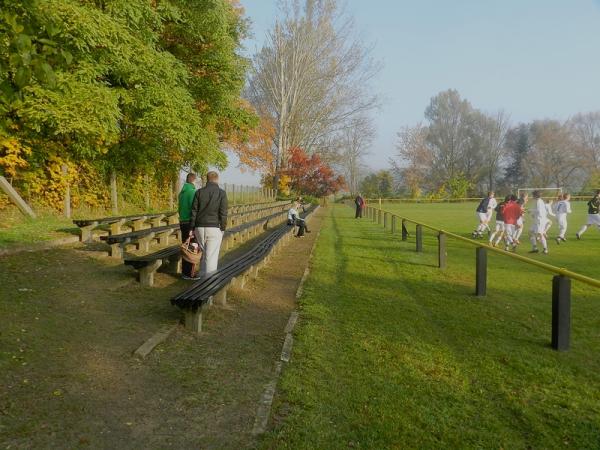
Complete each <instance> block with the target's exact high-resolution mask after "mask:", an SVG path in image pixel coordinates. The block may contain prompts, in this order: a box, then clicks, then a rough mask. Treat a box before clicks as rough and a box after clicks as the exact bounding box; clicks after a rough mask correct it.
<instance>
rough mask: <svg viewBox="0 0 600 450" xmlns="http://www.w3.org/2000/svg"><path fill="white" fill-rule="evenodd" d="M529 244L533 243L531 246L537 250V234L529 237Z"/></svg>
mask: <svg viewBox="0 0 600 450" xmlns="http://www.w3.org/2000/svg"><path fill="white" fill-rule="evenodd" d="M529 242H531V246H532V247H533V249H534V250H535V249H536V248H537V238H536V236H535V234H532V235H530V236H529Z"/></svg>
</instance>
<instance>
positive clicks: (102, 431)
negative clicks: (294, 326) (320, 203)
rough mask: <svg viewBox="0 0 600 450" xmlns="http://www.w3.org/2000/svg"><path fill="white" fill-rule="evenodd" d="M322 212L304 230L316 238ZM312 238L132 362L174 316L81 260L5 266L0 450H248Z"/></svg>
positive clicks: (55, 256)
mask: <svg viewBox="0 0 600 450" xmlns="http://www.w3.org/2000/svg"><path fill="white" fill-rule="evenodd" d="M322 214H323V212H322V211H318V212H317V213H316V215H314V216H313V217H312V219H311V220H310V222H309V224H310V225H311V226H312V228H313V229H315V231H316V230H317V229H318V228H319V225H320V221H321V216H322ZM315 235H316V233H312V234H309V235H307V237H306V238H304V239H293V240H292V241H291V243H290V244H288V245H286V246H285V247H284V250H283V251H282V252H281V253H280V254H279V255H277V256H276V257H275V258H273V259H272V261H271V263H270V264H269V266H268V267H267V268H266V269H264V270H263V271H261V273H260V277H259V279H258V280H257V281H255V282H251V283H249V285H248V288H247V289H246V290H244V291H240V292H233V293H231V295H229V298H228V301H229V306H228V307H227V308H217V307H213V308H212V309H211V310H210V311H209V313H208V314H207V315H206V319H205V327H204V329H205V331H204V332H203V334H202V335H201V336H198V337H194V336H191V335H189V334H187V333H186V332H185V330H183V328H178V329H177V331H176V332H175V333H174V334H173V335H172V336H171V337H170V338H169V340H168V341H167V342H166V343H164V344H163V345H161V346H159V347H158V348H157V349H156V350H155V351H154V352H153V353H152V354H151V355H150V356H149V357H148V358H147V359H146V360H143V361H140V360H138V359H136V358H134V357H133V356H131V353H132V351H133V350H135V349H136V348H137V347H138V346H139V345H140V344H141V343H142V342H143V341H144V340H145V339H147V338H148V337H150V336H151V335H152V334H153V333H154V332H155V331H157V330H158V329H159V328H160V327H161V326H162V325H164V324H169V323H173V322H175V321H176V320H178V319H179V317H180V312H179V311H178V310H177V309H176V308H174V307H172V306H171V305H170V304H169V301H168V300H169V298H170V297H171V296H172V295H174V294H175V293H176V292H178V291H180V290H182V289H183V288H184V287H185V286H186V283H185V282H184V281H181V280H177V279H175V278H173V277H171V276H169V275H166V274H158V276H157V277H156V285H157V286H156V287H155V288H142V287H140V286H139V285H138V284H137V283H136V282H135V281H132V274H131V271H130V269H128V268H126V267H124V266H123V265H122V264H120V263H116V262H112V261H111V260H109V258H105V257H101V256H99V254H98V252H93V251H88V250H85V249H82V248H81V247H74V248H67V249H52V250H48V251H44V252H40V253H38V254H18V255H12V256H6V257H2V258H0V448H2V449H4V448H69V449H72V448H110V449H121V448H131V449H140V448H145V449H163V448H176V449H205V448H248V447H252V446H253V444H254V441H253V438H252V436H251V434H250V433H251V430H252V426H253V423H254V415H255V412H256V407H257V402H258V400H259V399H260V396H261V394H262V390H263V388H264V386H265V384H266V383H267V382H268V381H269V380H270V378H271V375H272V371H273V366H274V362H275V360H276V359H277V357H278V355H279V353H280V351H281V345H282V343H283V338H284V334H283V329H284V327H285V324H286V322H287V320H288V317H289V314H290V312H291V311H292V309H293V308H294V301H295V292H296V289H297V286H298V283H299V281H300V279H301V277H302V274H303V271H304V268H305V267H306V265H307V263H308V255H309V252H310V248H311V246H312V244H313V241H314V238H315Z"/></svg>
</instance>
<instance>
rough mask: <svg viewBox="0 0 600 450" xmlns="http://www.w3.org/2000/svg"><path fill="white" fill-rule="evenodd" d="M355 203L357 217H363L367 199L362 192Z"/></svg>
mask: <svg viewBox="0 0 600 450" xmlns="http://www.w3.org/2000/svg"><path fill="white" fill-rule="evenodd" d="M354 204H355V205H356V215H355V216H354V218H355V219H358V218H362V213H363V208H364V207H365V199H364V198H363V197H362V195H360V192H359V193H358V195H357V196H356V198H355V199H354Z"/></svg>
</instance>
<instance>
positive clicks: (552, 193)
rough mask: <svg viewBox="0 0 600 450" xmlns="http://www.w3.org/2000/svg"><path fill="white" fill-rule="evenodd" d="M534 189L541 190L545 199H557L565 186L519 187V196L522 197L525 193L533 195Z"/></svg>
mask: <svg viewBox="0 0 600 450" xmlns="http://www.w3.org/2000/svg"><path fill="white" fill-rule="evenodd" d="M534 191H539V192H541V194H542V198H543V199H544V200H556V198H557V197H558V196H559V195H561V194H562V193H563V188H561V187H558V188H555V187H554V188H519V189H517V196H518V197H521V196H522V195H523V194H525V193H527V194H529V197H532V194H533V192H534Z"/></svg>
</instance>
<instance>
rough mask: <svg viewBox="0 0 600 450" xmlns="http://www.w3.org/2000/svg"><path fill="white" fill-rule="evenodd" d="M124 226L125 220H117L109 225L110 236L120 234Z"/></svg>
mask: <svg viewBox="0 0 600 450" xmlns="http://www.w3.org/2000/svg"><path fill="white" fill-rule="evenodd" d="M123 225H125V220H119V221H118V222H114V223H111V224H110V235H111V236H114V235H115V234H120V233H121V228H122V227H123Z"/></svg>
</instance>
